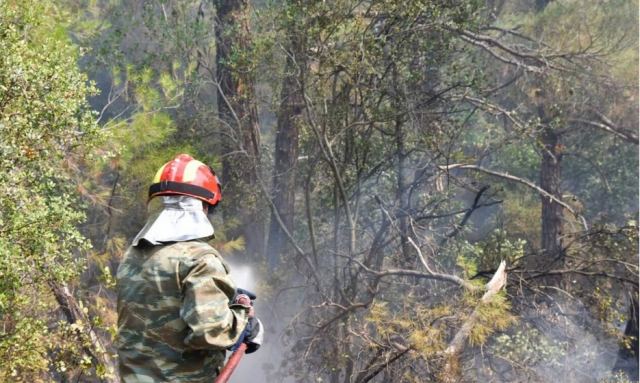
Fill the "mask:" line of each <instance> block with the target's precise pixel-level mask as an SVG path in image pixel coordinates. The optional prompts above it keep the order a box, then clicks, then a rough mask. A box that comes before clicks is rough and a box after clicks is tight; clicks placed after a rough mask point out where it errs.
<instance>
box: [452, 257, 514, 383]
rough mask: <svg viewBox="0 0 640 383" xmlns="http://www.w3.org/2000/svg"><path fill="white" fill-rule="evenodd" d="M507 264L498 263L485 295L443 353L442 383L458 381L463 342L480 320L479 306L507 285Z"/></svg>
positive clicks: (503, 262) (486, 287) (487, 301)
mask: <svg viewBox="0 0 640 383" xmlns="http://www.w3.org/2000/svg"><path fill="white" fill-rule="evenodd" d="M506 267H507V263H506V262H505V261H502V262H500V266H499V267H498V270H496V272H495V274H493V277H492V278H491V280H490V281H489V283H487V284H486V285H485V290H486V291H485V293H484V295H483V296H482V298H481V299H480V303H479V304H478V306H477V307H476V308H475V310H473V313H471V315H470V316H469V318H468V319H467V320H466V321H465V322H464V323H463V325H462V327H461V328H460V330H458V332H457V333H456V335H455V336H454V337H453V340H452V341H451V342H450V343H449V346H448V347H447V348H446V350H445V351H444V357H445V365H444V367H443V370H442V373H441V377H442V379H441V381H442V382H443V383H453V382H456V381H458V379H457V375H458V373H457V371H456V370H457V365H458V355H460V353H461V352H462V350H463V349H464V345H465V342H466V340H467V338H469V335H470V334H471V330H473V327H474V326H475V325H476V323H477V322H478V320H479V319H480V310H479V308H480V306H482V305H484V304H487V303H489V302H490V301H491V299H492V298H493V296H494V295H496V294H497V293H498V291H500V290H501V289H502V288H503V287H504V286H505V285H506V284H507V272H506Z"/></svg>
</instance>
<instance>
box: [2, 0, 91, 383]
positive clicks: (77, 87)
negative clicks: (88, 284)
mask: <svg viewBox="0 0 640 383" xmlns="http://www.w3.org/2000/svg"><path fill="white" fill-rule="evenodd" d="M45 15H46V17H45ZM63 15H64V14H63V13H62V12H60V10H59V9H58V8H57V7H56V6H54V5H52V4H51V3H50V2H48V1H28V2H25V1H2V2H0V36H2V39H0V50H1V51H2V52H3V54H2V57H0V132H1V134H0V222H1V223H2V224H1V227H2V228H1V229H0V321H2V322H3V326H2V330H0V358H2V360H4V361H5V362H4V363H2V364H1V365H0V380H4V381H9V380H11V381H21V380H23V379H35V380H36V381H38V380H39V378H38V377H39V376H40V375H41V374H42V373H44V372H46V371H47V370H48V369H49V366H50V363H51V361H50V360H49V352H50V350H51V347H52V345H51V343H50V342H48V341H47V339H48V337H49V336H50V330H49V328H48V326H49V325H51V323H48V320H47V316H46V315H43V314H44V312H45V310H47V309H49V310H50V309H51V308H50V307H49V306H48V305H49V303H48V302H49V301H50V300H51V297H50V295H49V294H47V293H46V291H47V286H48V285H47V284H48V283H49V282H67V281H70V280H72V279H73V278H75V277H76V276H77V275H78V274H79V273H80V272H82V270H83V267H84V266H83V264H84V263H83V262H82V258H81V257H79V256H78V255H80V254H81V252H82V251H84V250H86V249H87V248H88V247H89V244H88V242H87V241H86V240H85V238H84V237H83V236H82V235H81V234H80V233H79V231H78V230H77V228H76V226H77V224H78V223H79V222H81V221H82V219H83V218H84V214H83V213H82V210H81V205H80V203H79V200H78V193H77V190H76V188H75V179H74V177H73V175H74V171H75V166H76V163H77V159H78V156H79V155H81V154H82V153H86V152H88V151H90V150H91V148H92V147H93V146H94V145H96V143H97V142H98V141H99V139H100V133H99V130H98V127H97V125H96V124H95V115H94V114H93V113H92V112H91V111H90V110H89V107H88V104H87V101H86V99H87V97H88V96H90V95H92V94H94V92H95V89H94V88H93V87H92V86H91V85H90V84H89V83H88V82H87V77H86V76H85V75H84V74H83V73H81V72H80V71H79V70H78V66H77V60H78V59H79V57H80V52H79V49H78V48H77V47H76V46H74V45H73V44H72V43H71V41H70V39H69V37H68V36H67V33H66V24H65V19H64V18H63ZM40 318H42V319H40ZM54 331H55V330H54Z"/></svg>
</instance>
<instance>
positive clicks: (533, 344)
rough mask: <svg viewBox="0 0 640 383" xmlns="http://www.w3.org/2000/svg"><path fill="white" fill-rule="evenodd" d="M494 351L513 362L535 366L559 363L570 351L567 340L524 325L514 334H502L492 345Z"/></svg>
mask: <svg viewBox="0 0 640 383" xmlns="http://www.w3.org/2000/svg"><path fill="white" fill-rule="evenodd" d="M490 348H491V350H492V352H494V353H495V354H496V355H499V356H500V357H501V358H504V359H506V360H508V361H511V362H513V363H517V364H521V365H526V366H535V365H536V364H539V363H544V364H550V365H559V364H560V359H561V358H562V357H563V356H564V355H565V353H566V352H567V351H568V345H567V343H566V342H562V341H559V340H557V339H549V338H548V337H546V336H545V335H544V334H543V333H541V332H540V331H539V330H537V329H535V328H533V327H530V326H524V327H523V328H521V329H518V330H516V331H515V332H514V333H513V334H501V335H499V336H497V337H496V338H495V341H494V342H493V343H492V344H491V346H490Z"/></svg>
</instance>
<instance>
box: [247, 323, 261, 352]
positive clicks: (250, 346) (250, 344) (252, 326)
mask: <svg viewBox="0 0 640 383" xmlns="http://www.w3.org/2000/svg"><path fill="white" fill-rule="evenodd" d="M244 331H245V336H244V343H246V344H247V351H246V353H247V354H251V353H252V352H255V351H257V350H258V349H259V348H260V346H261V345H262V340H263V338H264V328H263V326H262V322H261V321H260V319H258V318H255V317H251V318H249V322H247V327H246V328H245V330H244Z"/></svg>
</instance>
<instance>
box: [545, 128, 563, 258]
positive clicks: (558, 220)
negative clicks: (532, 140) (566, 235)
mask: <svg viewBox="0 0 640 383" xmlns="http://www.w3.org/2000/svg"><path fill="white" fill-rule="evenodd" d="M541 139H542V145H543V150H542V162H541V164H540V187H541V188H542V189H544V190H545V191H546V192H547V193H549V194H550V195H552V196H554V197H555V198H557V199H558V200H562V193H561V190H560V180H561V178H560V177H561V172H560V170H561V169H560V164H561V158H562V153H560V149H559V148H560V141H559V137H558V135H557V134H556V132H554V131H553V129H552V128H549V127H545V128H544V131H543V133H542V137H541ZM540 199H541V202H542V211H541V219H542V237H541V244H540V245H541V249H542V251H543V254H544V259H543V263H544V264H545V266H546V267H551V266H552V265H553V264H557V261H560V262H562V240H561V238H562V211H563V207H562V206H561V205H560V204H558V203H557V202H555V201H553V200H551V199H550V198H547V197H545V196H541V197H540Z"/></svg>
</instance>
